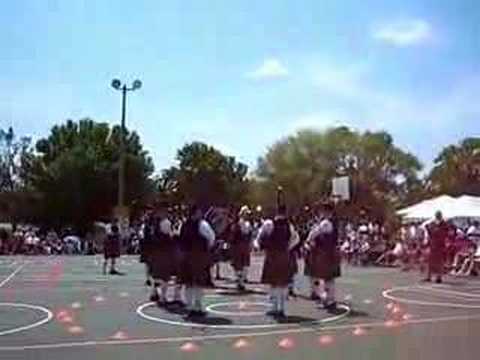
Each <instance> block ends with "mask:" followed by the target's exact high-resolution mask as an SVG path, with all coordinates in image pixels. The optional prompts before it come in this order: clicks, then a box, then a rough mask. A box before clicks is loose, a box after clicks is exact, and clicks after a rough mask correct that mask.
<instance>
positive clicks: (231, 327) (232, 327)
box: [137, 302, 351, 330]
mask: <svg viewBox="0 0 480 360" xmlns="http://www.w3.org/2000/svg"><path fill="white" fill-rule="evenodd" d="M154 305H156V303H154V302H147V303H145V304H142V305H140V306H139V307H138V308H137V314H138V315H139V316H140V317H142V318H144V319H145V320H150V321H154V322H158V323H162V324H167V325H172V326H183V327H189V328H201V329H225V330H255V329H273V328H288V327H289V328H292V327H294V326H299V325H300V326H301V325H303V324H302V323H301V322H298V323H291V324H252V325H210V324H200V323H193V322H186V321H175V320H168V319H163V318H160V317H155V316H151V315H148V314H145V312H144V310H145V309H146V308H148V307H151V306H154ZM338 307H339V308H341V309H343V310H345V312H343V313H341V314H340V315H336V316H331V317H328V318H325V319H321V320H315V321H308V324H312V325H321V324H326V323H330V322H334V321H338V320H340V319H343V318H344V317H346V316H348V314H349V313H350V311H351V309H350V307H348V306H346V305H343V304H339V305H338ZM306 323H307V322H304V324H306Z"/></svg>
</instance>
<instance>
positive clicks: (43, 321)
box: [0, 303, 53, 336]
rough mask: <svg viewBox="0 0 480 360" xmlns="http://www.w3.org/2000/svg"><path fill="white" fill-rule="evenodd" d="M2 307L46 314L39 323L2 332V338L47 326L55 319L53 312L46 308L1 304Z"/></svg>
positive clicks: (0, 333)
mask: <svg viewBox="0 0 480 360" xmlns="http://www.w3.org/2000/svg"><path fill="white" fill-rule="evenodd" d="M2 306H5V307H14V308H23V309H30V310H35V311H40V312H43V313H44V314H46V316H45V317H44V318H43V319H40V320H38V321H37V322H34V323H32V324H29V325H25V326H19V327H16V328H14V329H9V330H3V331H0V336H4V335H11V334H15V333H18V332H21V331H26V330H31V329H34V328H36V327H39V326H42V325H43V324H46V323H47V322H49V321H50V320H52V318H53V314H52V312H51V311H50V310H48V309H47V308H44V307H43V306H37V305H30V304H22V303H0V307H2Z"/></svg>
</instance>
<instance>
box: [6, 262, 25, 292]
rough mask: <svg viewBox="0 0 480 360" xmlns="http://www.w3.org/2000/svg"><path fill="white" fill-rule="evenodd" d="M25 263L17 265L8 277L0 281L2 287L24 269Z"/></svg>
mask: <svg viewBox="0 0 480 360" xmlns="http://www.w3.org/2000/svg"><path fill="white" fill-rule="evenodd" d="M24 266H25V264H22V265H20V266H19V267H17V268H16V269H15V270H14V271H13V272H12V273H11V274H10V275H8V276H7V278H6V279H4V280H3V281H2V282H0V288H1V287H3V286H4V285H5V284H6V283H8V282H9V281H10V280H11V279H12V278H13V277H14V276H15V275H17V273H18V272H19V271H20V270H22V269H23V267H24Z"/></svg>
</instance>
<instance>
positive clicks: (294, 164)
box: [257, 127, 421, 216]
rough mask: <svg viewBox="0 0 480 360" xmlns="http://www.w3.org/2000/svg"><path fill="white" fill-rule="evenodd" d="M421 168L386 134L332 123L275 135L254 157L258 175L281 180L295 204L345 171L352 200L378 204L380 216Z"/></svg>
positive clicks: (321, 191)
mask: <svg viewBox="0 0 480 360" xmlns="http://www.w3.org/2000/svg"><path fill="white" fill-rule="evenodd" d="M420 169H421V164H420V163H419V161H418V160H417V158H416V157H415V156H413V155H412V154H410V153H407V152H405V151H403V150H401V149H400V148H398V147H397V146H395V145H394V143H393V139H392V137H391V136H390V135H389V134H388V133H386V132H383V131H381V132H369V131H367V132H364V133H360V132H356V131H353V130H351V129H349V128H347V127H337V128H331V129H328V130H326V131H323V132H321V131H315V130H302V131H299V132H298V133H297V134H295V135H293V136H289V137H288V138H285V139H282V140H280V141H279V142H277V143H275V144H274V145H273V146H271V147H270V149H269V151H268V152H267V154H266V155H265V157H263V158H261V159H260V160H259V165H258V169H257V175H258V176H259V177H260V178H261V179H263V180H264V181H267V182H271V183H276V184H278V185H282V186H283V187H284V188H285V190H286V193H287V199H288V201H289V203H290V204H291V205H292V206H294V207H300V206H302V205H303V204H306V203H307V204H308V203H311V202H314V201H316V200H319V199H320V198H322V197H325V196H328V195H329V194H330V192H331V180H332V178H333V177H335V176H338V175H347V176H349V177H350V180H351V184H352V202H351V204H353V205H355V207H356V208H358V207H359V206H367V205H368V206H369V207H371V208H372V209H378V210H379V211H378V213H379V214H377V215H378V216H380V215H381V213H383V212H385V211H386V206H385V205H386V204H391V205H392V206H394V204H395V203H397V202H399V201H401V200H402V198H404V197H405V194H406V193H407V192H408V191H409V188H410V184H414V183H416V182H417V181H418V177H417V174H418V171H419V170H420ZM270 188H272V187H270ZM376 204H378V205H379V206H375V205H376Z"/></svg>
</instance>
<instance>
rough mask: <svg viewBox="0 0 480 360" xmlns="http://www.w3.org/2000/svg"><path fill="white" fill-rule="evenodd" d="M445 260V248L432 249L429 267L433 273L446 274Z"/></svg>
mask: <svg viewBox="0 0 480 360" xmlns="http://www.w3.org/2000/svg"><path fill="white" fill-rule="evenodd" d="M444 260H445V249H444V248H434V247H432V248H431V249H430V255H429V257H428V266H429V269H430V271H431V272H432V273H435V274H443V272H444V267H443V266H444V265H443V264H444Z"/></svg>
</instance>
